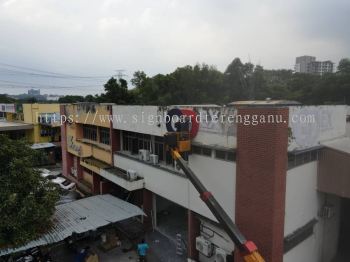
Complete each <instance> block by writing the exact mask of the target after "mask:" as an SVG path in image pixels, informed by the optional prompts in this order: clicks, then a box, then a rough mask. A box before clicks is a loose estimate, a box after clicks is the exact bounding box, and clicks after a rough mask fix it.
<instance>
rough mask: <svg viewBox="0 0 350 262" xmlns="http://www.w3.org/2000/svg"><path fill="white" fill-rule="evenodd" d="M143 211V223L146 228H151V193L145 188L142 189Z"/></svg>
mask: <svg viewBox="0 0 350 262" xmlns="http://www.w3.org/2000/svg"><path fill="white" fill-rule="evenodd" d="M142 206H143V212H145V214H146V215H147V216H145V217H144V219H143V224H144V226H145V229H146V230H151V229H152V208H153V193H152V192H151V191H149V190H147V189H144V190H143V205H142Z"/></svg>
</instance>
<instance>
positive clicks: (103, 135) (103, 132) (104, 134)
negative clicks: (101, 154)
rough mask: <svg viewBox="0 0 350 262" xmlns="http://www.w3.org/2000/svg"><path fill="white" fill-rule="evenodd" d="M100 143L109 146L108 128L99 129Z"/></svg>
mask: <svg viewBox="0 0 350 262" xmlns="http://www.w3.org/2000/svg"><path fill="white" fill-rule="evenodd" d="M100 142H101V143H102V144H105V145H109V143H110V142H109V128H105V127H100Z"/></svg>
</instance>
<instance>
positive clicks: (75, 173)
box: [70, 166, 78, 177]
mask: <svg viewBox="0 0 350 262" xmlns="http://www.w3.org/2000/svg"><path fill="white" fill-rule="evenodd" d="M70 173H71V174H72V175H73V176H75V177H76V176H78V171H77V169H76V168H75V167H73V166H72V167H71V169H70Z"/></svg>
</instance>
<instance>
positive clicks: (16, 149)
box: [0, 135, 58, 246]
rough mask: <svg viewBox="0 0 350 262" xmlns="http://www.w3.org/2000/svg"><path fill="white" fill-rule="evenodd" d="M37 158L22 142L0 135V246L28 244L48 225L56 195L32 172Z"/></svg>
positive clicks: (54, 190) (47, 183)
mask: <svg viewBox="0 0 350 262" xmlns="http://www.w3.org/2000/svg"><path fill="white" fill-rule="evenodd" d="M39 154H40V153H39V152H38V151H35V150H33V149H31V148H30V146H29V145H28V144H27V143H26V142H25V141H22V140H11V139H9V138H8V137H7V136H5V135H0V167H1V169H0V185H1V190H0V214H1V223H0V246H10V245H18V244H22V243H25V242H27V241H29V240H32V239H34V238H36V237H38V236H39V235H40V234H41V233H44V231H45V230H47V228H48V227H49V226H50V224H51V216H52V214H53V213H54V210H55V202H56V201H57V200H58V193H57V190H56V187H55V186H54V185H53V184H51V182H49V180H47V179H44V178H42V177H41V176H40V174H39V172H38V171H37V170H36V169H34V168H33V166H34V165H35V164H36V163H37V161H38V160H39V159H40V158H41V157H40V156H39Z"/></svg>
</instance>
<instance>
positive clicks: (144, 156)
mask: <svg viewBox="0 0 350 262" xmlns="http://www.w3.org/2000/svg"><path fill="white" fill-rule="evenodd" d="M139 159H140V160H142V161H149V150H147V149H139Z"/></svg>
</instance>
